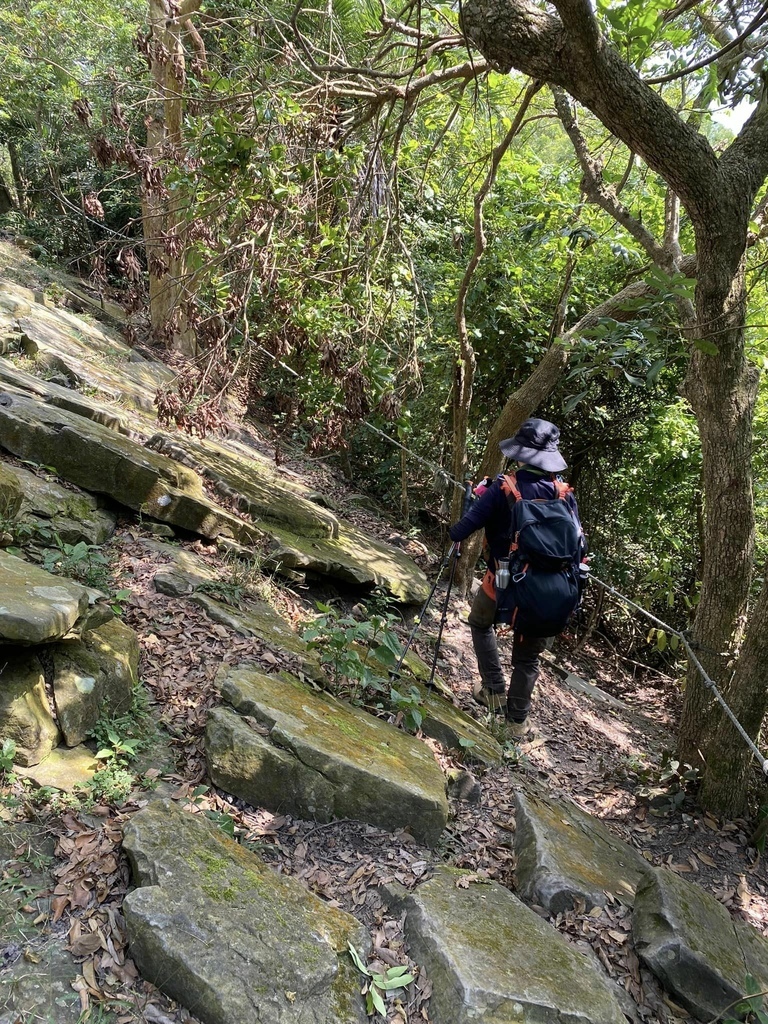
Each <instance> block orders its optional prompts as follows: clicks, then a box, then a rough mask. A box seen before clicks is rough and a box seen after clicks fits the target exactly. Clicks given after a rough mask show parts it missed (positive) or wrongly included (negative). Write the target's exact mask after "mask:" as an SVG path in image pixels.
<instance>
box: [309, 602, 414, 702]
mask: <svg viewBox="0 0 768 1024" xmlns="http://www.w3.org/2000/svg"><path fill="white" fill-rule="evenodd" d="M317 607H318V610H319V611H320V612H321V614H320V615H319V616H318V617H317V618H316V619H315V620H314V621H313V622H311V623H308V624H307V625H306V626H305V628H304V630H303V632H302V636H303V638H304V639H305V640H306V641H307V643H308V645H309V647H310V648H312V649H313V650H316V651H318V652H319V654H320V660H321V661H322V663H323V664H324V665H325V667H326V668H327V669H328V670H329V673H330V675H331V681H332V683H333V685H334V688H335V690H336V692H337V693H338V694H339V695H343V696H346V697H347V698H348V699H349V700H352V701H354V702H359V700H360V699H361V697H362V694H363V692H364V691H366V690H368V691H371V692H373V693H377V694H382V693H386V692H387V689H388V687H387V680H386V678H385V677H384V675H383V674H382V671H381V670H382V669H383V670H385V671H386V669H387V668H389V667H391V666H392V665H394V664H395V662H396V661H397V658H398V656H399V654H400V641H399V640H398V638H397V635H396V633H395V631H394V629H393V624H394V621H395V617H394V616H393V615H372V616H371V617H370V619H365V620H363V621H362V622H360V621H358V620H357V619H354V618H352V617H351V616H349V615H345V616H342V615H339V613H338V611H337V610H336V609H335V608H331V607H329V606H328V605H325V604H318V605H317Z"/></svg>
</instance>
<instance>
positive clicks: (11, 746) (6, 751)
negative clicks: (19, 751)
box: [0, 736, 16, 775]
mask: <svg viewBox="0 0 768 1024" xmlns="http://www.w3.org/2000/svg"><path fill="white" fill-rule="evenodd" d="M15 757H16V744H15V743H14V741H13V740H12V739H11V738H10V736H6V738H5V739H4V740H3V745H2V747H0V775H7V774H8V773H9V772H10V771H12V770H13V759H14V758H15Z"/></svg>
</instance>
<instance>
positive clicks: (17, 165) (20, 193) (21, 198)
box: [7, 142, 29, 217]
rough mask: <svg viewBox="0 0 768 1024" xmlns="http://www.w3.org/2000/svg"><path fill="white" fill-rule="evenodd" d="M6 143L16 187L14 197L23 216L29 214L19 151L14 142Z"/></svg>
mask: <svg viewBox="0 0 768 1024" xmlns="http://www.w3.org/2000/svg"><path fill="white" fill-rule="evenodd" d="M7 145H8V156H9V158H10V161H11V174H12V175H13V184H14V187H15V188H16V199H17V201H18V204H19V209H20V210H21V212H22V213H23V214H24V216H25V217H27V216H29V203H28V200H27V186H26V182H25V180H24V173H23V171H22V169H21V160H20V159H19V151H18V149H17V148H16V143H15V142H9V143H7Z"/></svg>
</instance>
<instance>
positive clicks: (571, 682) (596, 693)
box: [563, 672, 631, 711]
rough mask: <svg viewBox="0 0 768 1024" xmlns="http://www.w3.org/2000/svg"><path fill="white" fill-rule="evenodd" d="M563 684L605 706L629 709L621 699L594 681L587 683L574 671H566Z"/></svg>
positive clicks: (622, 709) (623, 709)
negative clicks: (602, 688) (596, 684)
mask: <svg viewBox="0 0 768 1024" xmlns="http://www.w3.org/2000/svg"><path fill="white" fill-rule="evenodd" d="M563 685H565V686H567V687H568V689H569V690H573V691H574V693H583V694H585V696H587V697H590V698H591V699H592V700H593V701H595V703H597V704H604V705H605V706H606V707H609V708H616V709H617V710H621V711H630V710H631V708H630V707H629V705H628V704H625V703H624V701H623V700H619V699H618V698H617V697H612V696H611V694H610V693H606V692H605V690H601V689H600V687H599V686H595V684H594V683H588V682H587V680H586V679H582V678H581V676H577V675H576V673H575V672H568V673H566V675H565V676H564V677H563Z"/></svg>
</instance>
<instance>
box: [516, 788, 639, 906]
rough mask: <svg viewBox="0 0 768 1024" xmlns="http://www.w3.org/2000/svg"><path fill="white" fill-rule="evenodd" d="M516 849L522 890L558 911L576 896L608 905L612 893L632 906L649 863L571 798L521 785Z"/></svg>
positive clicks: (518, 796)
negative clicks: (526, 789) (558, 797)
mask: <svg viewBox="0 0 768 1024" xmlns="http://www.w3.org/2000/svg"><path fill="white" fill-rule="evenodd" d="M515 804H516V808H517V813H516V823H517V829H516V832H515V852H516V853H517V877H518V882H519V886H520V894H521V895H522V896H523V898H524V899H526V900H529V901H530V902H531V903H537V904H539V905H540V906H542V907H544V908H545V909H546V910H548V911H550V913H552V914H559V913H560V912H562V911H564V910H570V909H572V908H573V906H574V900H577V899H579V900H583V901H584V902H585V903H586V905H587V908H588V909H591V908H592V907H594V906H598V907H604V906H605V905H606V903H607V895H606V894H607V893H610V894H611V895H612V896H614V897H615V898H616V899H618V900H620V901H621V902H622V903H624V904H626V905H628V906H631V905H632V903H633V902H634V895H635V890H636V889H637V886H638V884H639V882H640V880H641V878H642V877H643V876H644V873H645V870H646V868H647V867H648V864H647V862H646V861H645V860H644V859H643V858H642V857H641V856H640V854H639V853H638V852H637V851H636V850H635V849H633V847H631V846H629V845H628V844H627V843H624V842H622V841H621V840H620V839H616V838H615V836H613V835H611V833H610V832H609V831H608V829H607V828H606V827H605V825H603V823H602V822H601V821H599V820H598V819H597V818H593V817H592V815H590V814H587V813H586V811H582V810H581V808H579V807H577V806H576V804H574V803H572V802H571V801H565V800H555V799H551V798H549V797H544V796H541V795H533V794H529V793H525V792H523V791H522V790H518V791H517V792H516V793H515Z"/></svg>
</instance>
